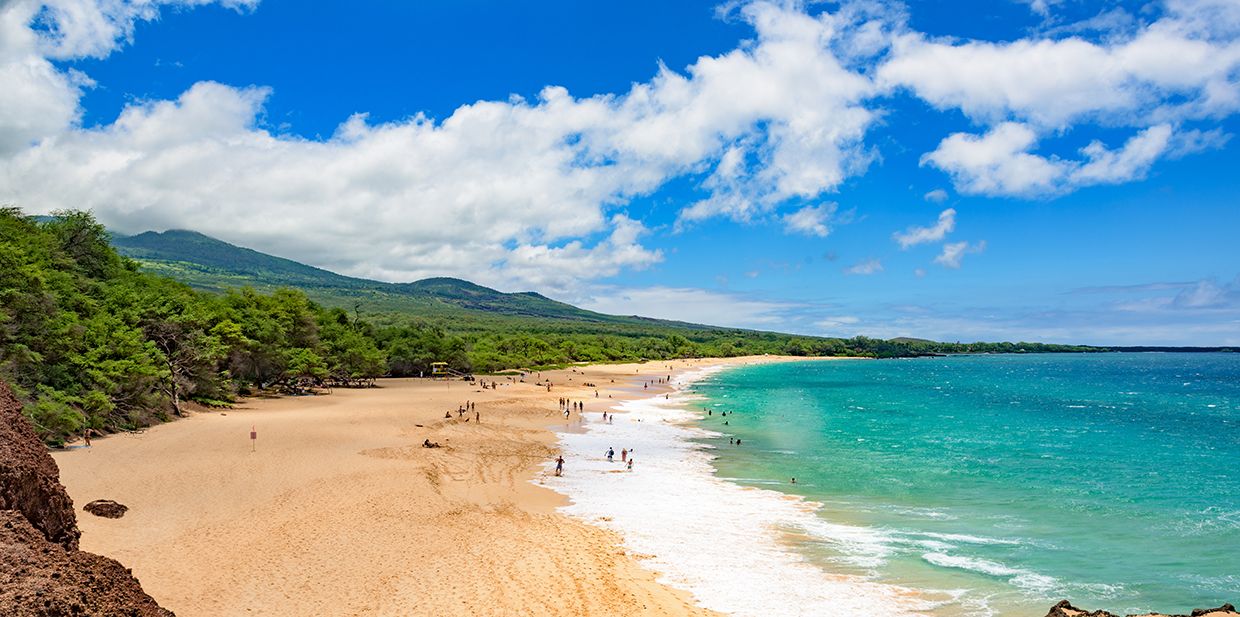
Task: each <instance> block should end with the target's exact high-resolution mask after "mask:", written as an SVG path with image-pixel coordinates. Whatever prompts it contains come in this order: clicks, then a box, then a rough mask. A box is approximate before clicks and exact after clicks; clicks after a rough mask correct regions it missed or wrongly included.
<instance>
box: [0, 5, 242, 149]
mask: <svg viewBox="0 0 1240 617" xmlns="http://www.w3.org/2000/svg"><path fill="white" fill-rule="evenodd" d="M216 2H218V3H219V4H222V5H224V6H226V7H229V8H234V9H238V10H243V9H248V8H253V7H254V6H255V5H257V3H258V0H162V1H161V0H129V1H111V2H97V1H95V0H46V1H43V2H37V1H35V0H5V1H3V2H0V92H3V93H4V95H3V96H4V100H3V101H2V102H0V157H3V156H5V155H9V154H13V153H15V152H18V151H20V150H22V149H24V148H26V147H28V146H30V145H31V144H33V143H36V142H37V141H39V140H41V139H44V138H48V137H51V136H54V135H56V134H58V133H59V132H60V131H63V130H65V129H66V128H68V127H71V126H73V125H74V124H75V123H76V122H77V121H78V119H79V117H80V115H81V110H80V109H79V107H78V100H79V99H80V98H81V95H82V89H83V88H87V87H90V86H92V85H93V82H92V81H91V80H90V78H89V77H87V76H86V75H84V74H82V73H80V72H78V71H75V70H60V69H58V68H57V67H56V65H54V64H53V63H52V61H53V60H67V59H75V58H86V57H90V58H104V57H106V56H108V55H109V54H111V53H112V52H113V51H114V50H116V49H117V48H118V47H120V46H121V45H122V44H123V43H125V42H127V41H129V40H130V39H131V38H132V36H133V30H134V26H135V24H136V23H137V22H139V21H149V20H152V19H155V18H157V17H158V16H159V10H160V8H161V7H163V6H178V7H190V6H198V5H206V4H212V3H216ZM36 24H37V26H38V28H37V29H36V28H33V27H32V25H36Z"/></svg>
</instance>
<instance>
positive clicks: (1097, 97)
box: [878, 2, 1240, 128]
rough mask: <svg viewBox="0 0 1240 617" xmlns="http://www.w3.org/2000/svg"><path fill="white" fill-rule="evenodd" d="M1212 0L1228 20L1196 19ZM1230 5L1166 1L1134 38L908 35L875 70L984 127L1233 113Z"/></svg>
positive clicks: (1236, 54) (1236, 57) (893, 84)
mask: <svg viewBox="0 0 1240 617" xmlns="http://www.w3.org/2000/svg"><path fill="white" fill-rule="evenodd" d="M1203 4H1210V5H1212V6H1214V7H1216V8H1217V10H1218V12H1219V13H1220V14H1225V15H1227V16H1228V17H1227V18H1226V19H1220V20H1217V21H1214V22H1206V21H1204V20H1202V19H1200V17H1199V16H1200V15H1201V12H1202V10H1203V9H1202V7H1201V6H1200V5H1203ZM1227 4H1230V5H1231V6H1232V7H1234V5H1235V3H1234V2H1233V3H1224V2H1212V3H1193V2H1172V3H1170V4H1169V5H1168V10H1167V12H1166V14H1165V15H1164V16H1163V17H1162V18H1160V19H1158V20H1157V21H1155V22H1154V23H1151V24H1149V25H1147V26H1146V27H1144V28H1141V29H1140V30H1139V31H1137V32H1136V33H1135V34H1134V35H1132V36H1129V37H1125V38H1121V39H1118V40H1108V41H1104V42H1093V41H1088V40H1086V39H1083V38H1080V37H1076V36H1073V37H1068V38H1063V39H1050V38H1022V39H1017V40H1014V41H1010V42H1001V43H995V42H989V41H963V42H961V41H956V40H952V39H946V38H943V39H934V38H928V37H927V36H925V35H923V34H921V33H917V32H906V33H903V34H901V35H899V36H897V37H896V38H895V39H894V40H893V43H892V47H891V56H890V59H889V60H888V61H887V62H886V63H885V64H884V65H883V66H881V67H880V68H879V71H878V79H879V81H880V82H881V83H882V84H883V85H885V86H886V87H889V88H908V89H910V90H912V91H913V92H914V93H915V94H917V96H919V97H921V98H923V99H925V100H926V101H928V102H930V103H931V104H933V105H935V106H936V107H939V108H942V109H949V108H956V109H960V110H961V111H963V112H964V113H966V114H968V115H969V116H970V117H972V118H974V119H976V120H979V121H983V122H988V123H995V122H999V121H1003V120H1005V119H1010V118H1014V119H1017V120H1020V121H1024V122H1029V123H1032V124H1035V125H1038V126H1041V127H1053V128H1062V127H1066V126H1068V125H1070V124H1072V123H1073V122H1076V121H1078V120H1082V119H1092V120H1104V121H1106V122H1108V123H1128V124H1133V125H1138V126H1141V125H1145V124H1147V123H1150V122H1151V120H1152V122H1153V123H1158V122H1166V121H1172V120H1179V119H1186V118H1202V117H1210V116H1213V115H1217V114H1221V113H1231V112H1234V111H1236V109H1237V108H1238V107H1240V84H1238V83H1237V78H1236V70H1237V68H1240V42H1237V40H1236V35H1237V32H1238V31H1240V26H1237V25H1236V24H1235V23H1234V22H1233V21H1230V20H1231V17H1230V16H1231V15H1232V14H1234V13H1235V11H1234V9H1230V8H1224V7H1226V5H1227Z"/></svg>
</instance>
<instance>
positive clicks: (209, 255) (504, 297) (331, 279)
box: [112, 230, 724, 330]
mask: <svg viewBox="0 0 1240 617" xmlns="http://www.w3.org/2000/svg"><path fill="white" fill-rule="evenodd" d="M112 245H113V246H115V247H116V249H117V251H119V252H120V253H121V254H122V255H125V256H126V257H129V258H131V259H134V260H136V261H138V262H139V263H140V264H141V265H142V267H143V268H145V269H146V270H149V271H151V272H155V273H158V274H162V275H165V276H169V277H171V278H175V279H177V280H180V281H183V282H185V283H187V284H189V285H191V286H193V287H196V288H199V289H203V290H207V291H215V292H222V291H225V290H227V289H231V288H236V287H243V286H249V287H253V288H255V289H258V290H261V291H271V290H273V289H276V288H279V287H292V288H295V289H300V290H302V291H304V292H305V293H306V295H307V296H309V297H310V298H311V299H312V300H314V301H316V302H318V303H320V304H323V305H324V306H329V307H341V308H344V309H347V310H349V311H355V310H356V311H359V312H363V313H366V314H368V315H370V316H372V317H373V316H376V315H379V316H381V317H386V318H389V319H390V318H392V317H394V316H397V315H411V314H412V315H419V316H424V317H440V318H456V317H473V318H475V319H478V318H486V317H495V316H513V317H527V318H539V319H551V320H559V321H565V322H576V323H590V324H613V325H618V326H647V327H648V326H661V327H670V328H676V329H681V328H683V329H694V330H702V329H719V330H723V329H724V328H713V327H711V326H702V325H697V324H688V323H682V322H675V321H666V320H657V319H647V318H642V317H635V316H630V317H624V316H618V315H607V314H603V313H596V312H594V311H587V310H585V309H581V308H577V307H575V306H572V305H571V304H566V303H564V302H558V301H556V300H552V299H550V298H547V297H546V296H543V295H541V294H538V293H535V292H520V293H504V292H501V291H496V290H494V289H491V288H489V287H483V286H481V285H477V284H474V283H471V282H469V281H465V280H461V279H456V278H448V277H436V278H428V279H423V280H420V281H415V282H412V283H384V282H380V281H372V280H368V279H361V278H354V277H350V276H344V275H341V274H336V273H335V272H331V271H328V270H324V269H322V268H316V267H314V266H308V265H306V264H303V263H299V262H296V261H293V260H291V259H285V258H283V257H276V256H274V255H268V254H266V253H260V252H259V251H255V250H253V249H248V248H244V247H240V246H236V245H233V244H229V243H227V242H224V241H222V240H217V239H215V238H212V237H210V236H207V235H204V234H201V233H198V232H195V231H187V230H169V231H165V232H154V231H148V232H144V233H140V234H137V235H134V236H122V235H115V234H114V235H113V237H112ZM386 320H387V319H381V321H386Z"/></svg>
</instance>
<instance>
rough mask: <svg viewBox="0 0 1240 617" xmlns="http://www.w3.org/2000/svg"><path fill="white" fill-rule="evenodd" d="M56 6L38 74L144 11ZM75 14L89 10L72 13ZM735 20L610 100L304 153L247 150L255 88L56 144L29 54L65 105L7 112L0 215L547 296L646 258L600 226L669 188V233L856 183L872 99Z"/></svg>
mask: <svg viewBox="0 0 1240 617" xmlns="http://www.w3.org/2000/svg"><path fill="white" fill-rule="evenodd" d="M200 3H202V2H198V1H196V0H194V1H191V0H184V1H179V2H176V3H174V4H180V5H185V6H188V5H192V4H200ZM225 4H226V5H229V6H234V7H244V6H249V5H250V3H249V2H241V1H231V2H225ZM21 6H22V7H29V6H35V5H33V4H29V3H22V4H21ZM57 6H60V7H73V8H74V9H75V10H74V11H71V10H69V9H68V8H65V9H64V10H59V12H55V13H52V15H54V17H55V19H56V23H57V24H60V25H59V26H58V28H57V29H56V30H55V31H56V32H57V34H55V35H54V36H52V37H50V38H49V40H48V41H45V43H44V47H45V48H46V49H44V51H43V53H47V54H55V55H56V56H57V57H69V56H75V57H76V56H83V55H102V54H106V53H107V52H108V51H109V50H110V49H112V48H114V47H115V46H116V45H118V44H119V42H120V41H123V40H127V38H128V37H129V36H131V34H132V31H133V23H134V21H135V20H140V19H150V18H153V16H155V15H156V14H157V8H158V6H159V4H158V3H155V2H138V3H131V4H123V3H122V4H121V5H118V6H116V7H112V6H111V5H99V6H103V8H99V6H95V5H93V4H91V3H89V2H85V0H74V1H73V2H68V1H67V0H66V2H63V3H59V4H57ZM88 6H94V7H95V9H97V10H93V12H92V11H89V10H87V11H78V12H75V11H76V9H79V8H82V7H88ZM19 13H20V14H18V13H14V12H13V11H12V10H11V7H10V8H7V9H6V13H5V20H4V22H3V25H4V26H5V27H6V28H7V29H8V31H12V32H13V33H15V34H17V35H22V36H26V37H27V38H29V37H30V36H33V34H32V31H31V30H30V28H29V27H28V22H29V19H30V18H32V16H33V13H31V12H30V11H28V10H27V11H25V12H19ZM741 13H742V15H743V17H744V18H745V19H746V20H748V22H749V23H750V24H752V26H753V27H754V29H755V31H756V39H755V40H754V41H752V42H747V43H745V44H743V45H742V46H741V47H740V48H738V49H736V50H734V51H731V52H728V53H725V54H722V55H720V56H714V57H702V58H700V59H698V60H697V62H695V63H694V64H693V65H691V66H689V67H688V68H687V69H686V70H685V72H684V73H678V72H676V71H673V70H670V69H668V68H667V67H660V69H659V71H658V73H657V74H656V75H655V77H654V78H653V79H651V80H650V81H648V82H645V83H637V84H634V85H633V86H632V88H631V89H630V90H629V91H628V92H626V93H623V94H614V95H598V96H593V97H589V98H575V97H573V96H571V95H570V94H569V93H568V92H567V91H566V90H565V89H563V88H557V87H548V88H546V89H544V90H543V91H542V92H541V93H540V94H539V97H538V98H537V100H533V101H527V100H522V99H520V98H513V99H510V100H508V101H503V102H497V101H480V102H477V103H474V104H471V105H465V106H462V107H460V108H458V109H457V110H456V111H455V112H454V113H453V114H452V115H451V116H449V117H447V118H444V119H443V120H442V121H438V120H435V119H431V118H427V117H423V116H418V117H414V118H411V119H408V120H405V121H400V122H393V123H388V124H372V123H369V122H368V121H367V119H366V117H365V115H357V116H354V117H352V118H349V119H347V120H346V121H344V122H343V123H342V124H341V125H340V126H339V128H338V129H337V131H336V133H335V134H334V135H333V136H332V137H330V138H328V139H323V140H310V139H302V138H297V137H292V136H287V135H280V134H274V133H272V132H270V131H269V130H267V129H266V127H265V126H264V125H263V120H262V113H263V103H264V101H265V99H266V97H267V96H268V95H269V91H268V90H267V89H265V88H262V87H244V88H238V87H232V86H228V85H223V84H219V83H214V82H200V83H198V84H195V85H194V86H193V87H191V88H190V89H189V90H187V91H185V92H184V93H183V94H182V95H181V96H180V97H178V98H177V99H176V100H157V101H147V102H141V103H135V104H131V105H130V106H128V107H126V108H125V109H124V110H123V112H122V113H121V115H120V117H119V118H117V120H116V121H115V122H113V123H112V124H107V125H103V126H100V127H98V128H93V129H82V128H78V127H76V126H75V123H76V117H77V96H78V95H79V94H80V92H79V91H78V90H76V89H75V87H66V86H65V83H68V82H67V81H66V80H68V79H69V76H68V75H67V74H64V73H58V72H57V71H56V69H55V68H54V67H52V66H51V65H50V64H48V63H47V60H46V59H44V58H41V57H39V56H38V55H37V54H36V55H35V56H33V57H34V58H35V60H36V61H38V62H42V63H43V64H42V65H40V66H43V67H44V68H45V69H46V75H44V77H45V78H46V79H48V80H51V81H52V82H55V81H56V80H57V79H59V80H61V82H64V83H53V86H55V87H54V88H51V90H50V91H56V92H59V93H60V94H62V95H66V96H64V97H63V98H64V101H63V105H61V106H60V108H59V110H60V111H59V112H57V113H54V114H47V113H36V111H38V108H37V107H32V108H31V109H24V108H23V109H19V110H16V111H15V112H14V113H13V117H14V118H17V119H18V120H20V119H27V118H37V117H40V116H44V117H46V118H49V120H48V121H47V122H45V123H43V124H40V125H39V126H35V127H21V126H17V122H16V121H12V122H9V125H7V126H6V125H3V124H0V147H7V150H6V151H4V152H0V157H2V156H3V154H5V153H7V154H11V155H12V156H10V157H8V158H7V159H4V158H0V199H3V200H5V201H13V202H16V203H19V204H22V205H23V206H25V207H27V208H29V209H31V210H32V211H35V212H46V211H49V210H52V209H56V208H90V209H93V210H94V211H95V213H96V214H97V216H98V217H99V218H100V220H101V221H103V222H104V223H106V224H108V225H110V226H112V227H115V228H117V229H118V230H121V231H131V232H132V231H140V230H144V229H148V228H156V229H159V228H171V227H183V228H190V229H195V230H198V231H202V232H204V233H207V234H210V235H214V236H217V237H220V238H222V239H225V240H229V241H233V242H236V243H239V244H245V245H248V246H253V247H255V248H258V249H260V250H265V251H269V252H273V253H277V254H280V255H283V256H287V257H290V258H293V259H298V260H301V261H306V262H309V263H313V264H315V265H319V266H324V267H329V268H332V269H334V270H338V271H342V272H345V273H348V274H353V275H358V276H368V277H375V278H381V279H386V280H408V279H413V278H418V277H422V276H428V275H433V274H454V275H459V276H464V277H468V278H472V279H475V280H479V281H482V282H485V283H490V284H494V285H502V286H504V287H512V286H514V285H517V286H526V285H538V286H542V287H543V288H547V289H552V290H555V289H563V288H566V287H567V286H569V285H571V284H572V281H573V280H574V277H578V280H579V279H580V278H597V277H602V276H608V275H610V274H614V273H615V272H617V271H618V270H619V269H623V268H639V267H645V266H647V265H649V264H651V263H653V262H655V261H657V260H658V259H659V258H660V256H659V255H658V254H657V253H655V252H653V251H650V250H647V249H645V248H643V247H642V245H641V244H640V241H639V240H638V239H637V236H638V235H639V234H635V233H632V229H633V228H634V226H636V228H638V229H640V225H639V224H637V223H635V222H633V221H630V220H629V219H627V218H626V217H623V216H616V214H617V212H619V211H621V210H622V208H623V206H624V204H625V203H627V201H628V200H629V199H631V198H632V197H634V196H637V195H642V194H646V193H649V192H651V191H653V190H655V189H657V188H658V187H659V186H661V185H662V184H663V183H665V182H667V181H668V180H670V179H672V178H675V177H678V176H682V175H685V174H690V173H698V172H701V171H704V170H709V171H710V180H708V181H707V182H706V184H705V185H704V188H705V189H706V190H707V191H708V192H709V193H710V196H709V197H708V198H706V199H705V200H703V201H701V202H699V203H697V204H695V205H692V206H690V207H688V208H686V209H685V210H684V211H683V212H682V213H681V216H680V220H681V221H682V222H684V223H690V222H693V221H699V220H702V219H704V218H708V217H711V216H727V217H731V218H733V219H736V220H749V219H751V218H753V217H756V216H765V215H766V214H767V213H769V212H771V211H773V210H774V209H775V208H777V207H778V206H779V205H781V204H782V203H784V202H786V201H788V200H791V199H812V198H814V197H816V196H818V195H820V194H821V193H823V192H825V191H829V190H833V189H834V188H835V187H836V186H837V185H838V184H839V183H840V182H841V181H842V180H843V179H844V178H846V177H847V176H849V175H850V174H854V173H859V172H860V171H861V170H863V169H864V167H865V165H866V163H867V162H868V160H869V156H870V155H869V154H868V152H867V151H866V150H865V148H864V147H863V146H862V145H861V139H862V137H863V135H864V133H865V130H866V128H867V127H868V126H869V124H870V123H871V121H872V118H873V114H872V113H871V112H870V111H869V110H867V109H866V108H865V107H863V106H862V104H861V103H862V101H863V100H864V99H865V98H866V97H868V96H869V95H870V94H871V92H872V87H871V84H870V82H869V80H868V79H866V78H865V77H863V76H861V75H860V74H858V73H856V72H853V71H850V70H849V69H847V68H845V67H844V66H842V65H841V63H840V62H839V61H838V60H837V59H836V57H835V55H834V54H833V52H832V51H831V48H830V42H831V39H832V36H834V33H835V29H836V26H837V23H836V18H835V17H834V16H832V15H831V14H827V13H823V14H821V15H818V16H810V15H807V14H805V13H803V12H801V11H799V10H796V9H795V8H793V7H783V6H780V5H776V4H773V3H767V2H755V3H749V4H746V5H744V7H743V8H742V10H741ZM14 15H16V16H14ZM23 20H24V21H23ZM6 40H7V39H6ZM23 45H25V48H24V49H26V51H27V52H29V48H30V44H29V43H28V42H27V43H23ZM38 62H36V64H37V63H38ZM18 79H19V81H21V80H25V82H30V81H31V80H29V79H26V78H25V77H19V78H18ZM36 81H37V80H36ZM23 83H24V82H23ZM45 98H46V97H45ZM39 105H43V103H40V104H39ZM53 107H54V106H53ZM53 111H55V110H54V109H53ZM0 113H5V114H7V113H8V111H7V110H6V111H5V112H0ZM0 118H3V116H0ZM0 122H3V120H2V119H0ZM15 126H16V128H14V127H15ZM36 142H37V143H36ZM32 143H34V145H30V144H32ZM829 214H830V212H829V208H828V207H826V206H819V207H817V209H808V210H802V211H801V212H799V213H795V214H793V215H791V217H790V218H789V219H788V224H789V225H790V228H791V229H792V230H794V231H797V232H801V233H812V234H817V235H822V234H823V233H824V232H825V231H828V230H829V226H828V217H827V215H829ZM798 225H799V227H798ZM592 241H593V243H591V242H592ZM325 249H326V250H325Z"/></svg>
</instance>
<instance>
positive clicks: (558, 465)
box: [555, 456, 564, 476]
mask: <svg viewBox="0 0 1240 617" xmlns="http://www.w3.org/2000/svg"><path fill="white" fill-rule="evenodd" d="M555 475H557V476H562V475H564V457H563V456H557V457H555Z"/></svg>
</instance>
